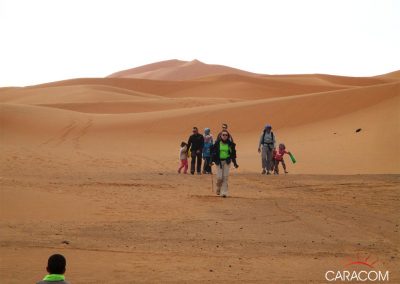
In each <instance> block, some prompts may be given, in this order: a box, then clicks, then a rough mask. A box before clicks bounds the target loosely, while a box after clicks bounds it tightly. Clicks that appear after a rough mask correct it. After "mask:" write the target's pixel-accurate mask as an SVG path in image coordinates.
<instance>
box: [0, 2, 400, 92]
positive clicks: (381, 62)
mask: <svg viewBox="0 0 400 284" xmlns="http://www.w3.org/2000/svg"><path fill="white" fill-rule="evenodd" d="M0 35H1V36H0V39H1V42H0V86H11V85H14V86H23V85H30V84H37V83H43V82H49V81H55V80H63V79H69V78H76V77H104V76H106V75H109V74H111V73H113V72H116V71H120V70H123V69H128V68H133V67H137V66H140V65H144V64H148V63H153V62H156V61H161V60H167V59H181V60H193V59H198V60H200V61H203V62H205V63H210V64H222V65H228V66H231V67H235V68H240V69H244V70H247V71H252V72H257V73H266V74H288V73H291V74H292V73H329V74H340V75H353V76H370V75H378V74H382V73H387V72H391V71H394V70H398V69H400V1H396V0H393V1H390V0H315V1H312V0H304V1H301V0H293V1H283V0H274V1H268V0H236V1H235V0H198V1H194V0H142V1H135V0H126V1H124V0H0Z"/></svg>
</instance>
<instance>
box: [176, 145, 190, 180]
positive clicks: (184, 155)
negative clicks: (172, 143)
mask: <svg viewBox="0 0 400 284" xmlns="http://www.w3.org/2000/svg"><path fill="white" fill-rule="evenodd" d="M179 159H180V161H181V166H180V167H179V169H178V173H181V170H182V169H184V170H183V173H184V174H187V170H188V149H187V144H186V143H185V142H182V143H181V150H180V151H179Z"/></svg>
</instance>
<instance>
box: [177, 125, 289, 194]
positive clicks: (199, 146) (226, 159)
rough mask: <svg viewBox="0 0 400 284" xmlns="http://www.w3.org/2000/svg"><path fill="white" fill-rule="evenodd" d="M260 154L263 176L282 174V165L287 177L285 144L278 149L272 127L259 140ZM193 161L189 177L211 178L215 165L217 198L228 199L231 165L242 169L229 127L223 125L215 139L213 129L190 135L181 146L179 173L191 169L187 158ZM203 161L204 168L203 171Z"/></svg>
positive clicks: (195, 128) (197, 131)
mask: <svg viewBox="0 0 400 284" xmlns="http://www.w3.org/2000/svg"><path fill="white" fill-rule="evenodd" d="M258 152H259V153H261V165H262V172H261V173H262V174H267V175H270V174H271V173H274V174H279V164H280V163H281V164H282V167H283V169H284V172H285V174H286V173H288V172H287V170H286V164H285V161H284V159H283V156H284V155H285V154H290V152H288V151H286V147H285V145H284V144H283V143H281V144H279V146H278V149H277V148H276V137H275V135H274V133H273V132H272V126H271V125H269V124H267V125H266V126H265V127H264V129H263V132H262V134H261V136H260V140H259V145H258ZM189 157H190V158H191V163H190V173H191V174H192V175H194V174H195V173H197V174H198V175H201V174H212V165H213V164H215V165H216V169H217V182H216V185H217V190H216V193H217V195H221V196H222V197H226V196H227V195H228V177H229V168H230V166H231V164H233V166H234V167H235V168H238V167H239V165H238V164H237V161H236V158H237V157H236V144H235V143H234V142H233V137H232V135H231V134H230V133H229V131H228V125H227V124H225V123H224V124H222V130H221V132H220V133H219V134H218V135H217V138H216V139H215V140H214V137H213V136H212V134H211V130H210V128H205V129H204V134H200V133H199V130H198V128H197V127H193V133H192V135H190V137H189V139H188V142H187V143H186V142H182V143H181V149H180V153H179V158H180V161H181V165H180V167H179V169H178V173H181V172H182V170H183V173H185V174H186V173H187V171H188V168H189V165H188V158H189ZM202 161H204V163H203V168H202Z"/></svg>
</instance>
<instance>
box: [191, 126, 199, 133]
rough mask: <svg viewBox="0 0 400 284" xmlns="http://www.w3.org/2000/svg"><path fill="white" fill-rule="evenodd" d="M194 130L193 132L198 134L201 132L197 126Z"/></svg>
mask: <svg viewBox="0 0 400 284" xmlns="http://www.w3.org/2000/svg"><path fill="white" fill-rule="evenodd" d="M192 132H193V134H198V133H199V129H198V128H197V127H196V126H195V127H193V130H192Z"/></svg>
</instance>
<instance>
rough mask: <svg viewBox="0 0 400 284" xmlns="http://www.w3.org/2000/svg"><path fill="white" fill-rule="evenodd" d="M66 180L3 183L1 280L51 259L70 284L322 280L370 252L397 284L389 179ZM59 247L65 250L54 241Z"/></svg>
mask: <svg viewBox="0 0 400 284" xmlns="http://www.w3.org/2000/svg"><path fill="white" fill-rule="evenodd" d="M230 185H231V194H232V196H231V197H230V198H227V199H222V198H218V197H215V196H214V194H213V193H212V191H211V190H212V188H211V177H210V176H201V177H199V176H178V175H177V174H174V173H166V174H163V175H160V174H157V173H149V174H146V173H135V171H134V169H132V171H115V172H112V173H109V174H108V175H107V174H96V173H87V174H86V173H85V172H75V173H74V172H70V173H68V172H65V173H63V174H54V176H52V177H51V178H46V177H45V176H42V177H40V176H36V177H35V176H26V177H23V178H21V176H19V175H18V176H14V177H11V176H8V177H3V178H2V179H1V223H0V226H1V232H2V234H1V247H0V250H1V258H2V261H1V266H0V276H1V279H3V280H2V283H20V282H21V281H23V282H26V283H28V282H34V281H35V280H37V279H40V278H41V277H42V275H43V273H44V267H45V264H46V263H45V262H46V259H47V257H48V256H49V255H50V254H52V253H55V252H59V253H62V254H64V255H65V256H66V257H67V259H68V273H67V276H68V277H67V278H68V279H69V280H70V281H72V282H73V283H135V282H142V283H148V282H166V281H172V282H193V281H211V282H219V281H220V282H235V281H237V282H238V283H239V282H252V281H254V282H256V281H259V282H263V283H286V282H287V283H289V282H290V283H310V282H311V283H312V282H314V283H324V274H325V272H326V271H327V270H338V269H342V268H343V265H344V264H345V263H347V262H348V259H356V258H357V255H360V254H361V255H367V254H368V255H369V254H370V255H372V257H373V258H374V259H379V262H378V265H377V267H379V268H380V269H382V270H389V271H391V279H392V281H393V283H397V282H396V281H400V277H399V274H398V267H399V265H400V261H399V257H400V254H399V217H400V216H399V211H398V210H399V209H398V208H399V205H400V198H399V190H400V177H399V176H396V175H375V176H374V175H357V176H313V175H286V176H283V175H280V176H269V177H267V176H261V175H258V174H248V173H246V174H243V173H241V172H240V171H237V172H234V173H233V175H232V177H231V180H230ZM63 241H68V242H69V244H63V243H62V242H63Z"/></svg>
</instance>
